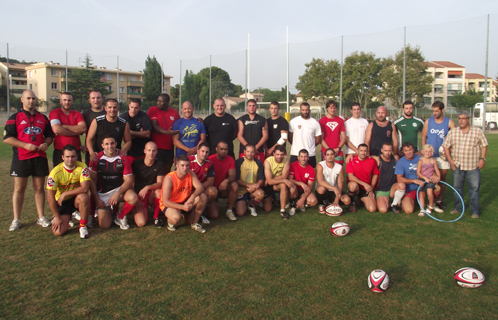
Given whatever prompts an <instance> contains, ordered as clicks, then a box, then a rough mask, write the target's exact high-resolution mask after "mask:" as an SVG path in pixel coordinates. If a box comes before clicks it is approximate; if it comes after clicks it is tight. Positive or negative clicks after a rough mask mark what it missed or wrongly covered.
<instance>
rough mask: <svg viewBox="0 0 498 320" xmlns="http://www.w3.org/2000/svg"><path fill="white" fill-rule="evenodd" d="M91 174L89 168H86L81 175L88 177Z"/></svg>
mask: <svg viewBox="0 0 498 320" xmlns="http://www.w3.org/2000/svg"><path fill="white" fill-rule="evenodd" d="M89 175H90V172H88V168H84V169H83V170H82V171H81V176H82V177H84V178H88V176H89Z"/></svg>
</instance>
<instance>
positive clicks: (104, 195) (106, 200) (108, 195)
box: [97, 187, 121, 209]
mask: <svg viewBox="0 0 498 320" xmlns="http://www.w3.org/2000/svg"><path fill="white" fill-rule="evenodd" d="M119 188H121V187H117V188H116V189H112V190H111V191H108V192H106V193H100V192H97V194H98V196H99V198H100V200H102V201H104V203H105V206H106V207H110V205H109V200H110V199H111V197H112V196H113V195H114V194H115V193H116V192H118V190H119ZM99 209H104V208H99Z"/></svg>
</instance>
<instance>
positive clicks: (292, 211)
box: [289, 208, 296, 216]
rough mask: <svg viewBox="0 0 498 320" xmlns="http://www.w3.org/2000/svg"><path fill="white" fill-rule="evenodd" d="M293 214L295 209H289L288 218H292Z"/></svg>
mask: <svg viewBox="0 0 498 320" xmlns="http://www.w3.org/2000/svg"><path fill="white" fill-rule="evenodd" d="M295 214H296V208H291V209H290V210H289V215H290V216H293V215H295Z"/></svg>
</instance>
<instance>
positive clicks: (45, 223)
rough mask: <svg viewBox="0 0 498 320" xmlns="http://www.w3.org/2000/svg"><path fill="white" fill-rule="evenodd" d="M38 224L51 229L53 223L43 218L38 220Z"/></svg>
mask: <svg viewBox="0 0 498 320" xmlns="http://www.w3.org/2000/svg"><path fill="white" fill-rule="evenodd" d="M36 224H37V225H39V226H42V227H44V228H46V227H50V225H51V224H52V223H51V222H50V221H48V219H47V218H45V216H43V217H41V218H38V220H36Z"/></svg>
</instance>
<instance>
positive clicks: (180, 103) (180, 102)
mask: <svg viewBox="0 0 498 320" xmlns="http://www.w3.org/2000/svg"><path fill="white" fill-rule="evenodd" d="M179 95H180V97H179V98H180V100H179V103H178V108H179V109H180V110H181V108H180V106H181V105H182V60H180V92H179Z"/></svg>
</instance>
